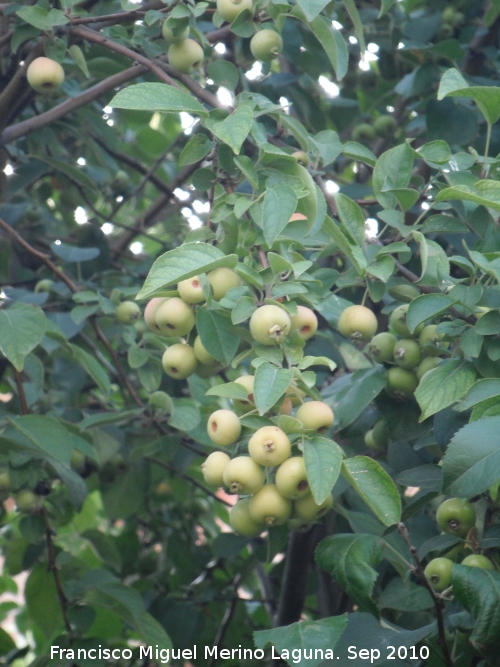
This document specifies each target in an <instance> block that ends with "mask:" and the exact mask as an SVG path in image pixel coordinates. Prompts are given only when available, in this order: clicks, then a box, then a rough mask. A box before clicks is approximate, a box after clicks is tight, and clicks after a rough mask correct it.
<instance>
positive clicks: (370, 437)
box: [364, 428, 378, 449]
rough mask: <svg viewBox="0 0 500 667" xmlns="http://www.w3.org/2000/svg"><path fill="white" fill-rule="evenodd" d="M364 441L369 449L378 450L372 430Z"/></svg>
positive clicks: (367, 433) (366, 434)
mask: <svg viewBox="0 0 500 667" xmlns="http://www.w3.org/2000/svg"><path fill="white" fill-rule="evenodd" d="M364 441H365V445H366V446H367V447H368V449H378V447H377V445H376V444H375V440H374V439H373V429H372V428H371V429H370V430H369V431H367V432H366V433H365V437H364Z"/></svg>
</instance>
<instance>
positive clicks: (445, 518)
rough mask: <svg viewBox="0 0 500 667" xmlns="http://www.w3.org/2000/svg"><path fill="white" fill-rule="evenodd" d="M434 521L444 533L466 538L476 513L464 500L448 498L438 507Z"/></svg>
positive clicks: (474, 521)
mask: <svg viewBox="0 0 500 667" xmlns="http://www.w3.org/2000/svg"><path fill="white" fill-rule="evenodd" d="M436 521H437V524H438V526H439V527H440V528H441V530H442V531H443V532H444V533H447V534H448V535H456V536H457V537H467V534H468V532H469V530H470V529H471V528H472V527H473V526H474V525H475V523H476V512H475V511H474V508H473V507H472V505H471V504H470V502H469V501H468V500H465V498H448V500H445V501H444V502H443V503H441V505H440V506H439V507H438V509H437V512H436Z"/></svg>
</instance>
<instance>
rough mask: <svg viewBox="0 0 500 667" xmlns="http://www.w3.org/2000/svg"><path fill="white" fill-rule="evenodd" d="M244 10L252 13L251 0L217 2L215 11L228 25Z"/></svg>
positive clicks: (223, 0) (221, 0)
mask: <svg viewBox="0 0 500 667" xmlns="http://www.w3.org/2000/svg"><path fill="white" fill-rule="evenodd" d="M244 9H249V10H250V11H251V12H253V2H252V0H217V11H218V12H219V14H220V15H221V16H222V18H223V19H224V21H227V22H228V23H232V22H233V21H234V19H235V18H236V17H237V16H238V14H239V13H240V12H242V11H243V10H244Z"/></svg>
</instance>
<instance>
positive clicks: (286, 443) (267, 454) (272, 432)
mask: <svg viewBox="0 0 500 667" xmlns="http://www.w3.org/2000/svg"><path fill="white" fill-rule="evenodd" d="M291 451H292V446H291V444H290V440H289V439H288V436H287V434H286V433H285V432H284V431H282V430H281V429H280V428H278V427H277V426H263V427H262V428H259V430H258V431H256V432H255V433H254V434H253V435H252V437H251V438H250V441H249V443H248V452H249V454H250V456H251V457H252V458H253V460H254V461H256V462H257V463H259V464H260V465H261V466H265V467H266V468H269V467H270V466H279V465H280V464H281V463H283V461H285V460H286V459H287V458H288V457H289V456H290V454H291Z"/></svg>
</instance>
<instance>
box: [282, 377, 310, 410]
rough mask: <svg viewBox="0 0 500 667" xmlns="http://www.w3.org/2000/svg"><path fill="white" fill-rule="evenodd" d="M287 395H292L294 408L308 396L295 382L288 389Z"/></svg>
mask: <svg viewBox="0 0 500 667" xmlns="http://www.w3.org/2000/svg"><path fill="white" fill-rule="evenodd" d="M286 395H287V396H289V397H290V400H291V401H292V405H293V407H294V408H296V407H297V405H300V404H301V403H303V402H304V399H305V398H306V396H307V394H306V392H305V391H302V389H299V388H298V387H297V386H296V385H295V384H294V383H293V382H292V384H291V385H290V386H289V387H288V389H287V390H286Z"/></svg>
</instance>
